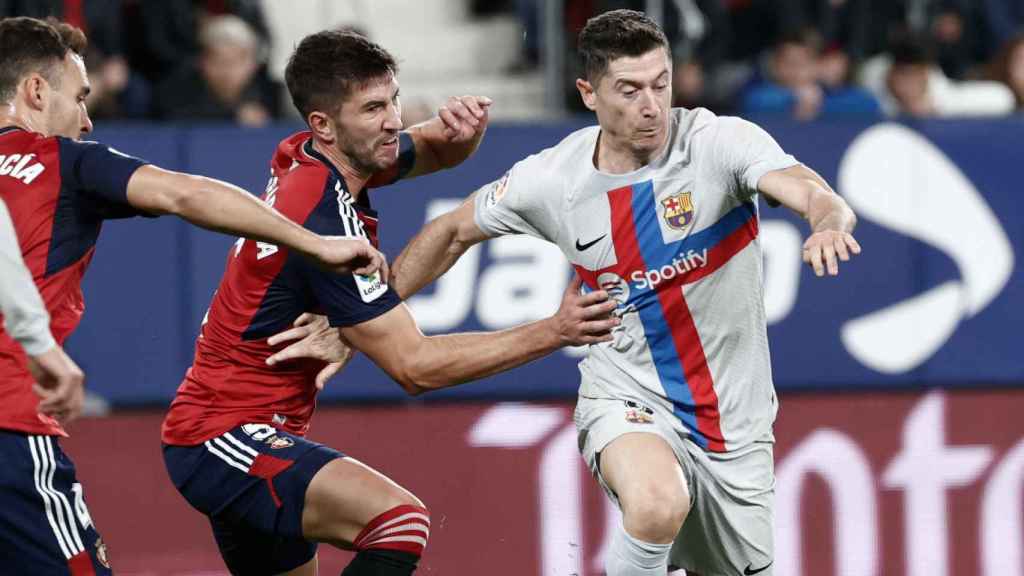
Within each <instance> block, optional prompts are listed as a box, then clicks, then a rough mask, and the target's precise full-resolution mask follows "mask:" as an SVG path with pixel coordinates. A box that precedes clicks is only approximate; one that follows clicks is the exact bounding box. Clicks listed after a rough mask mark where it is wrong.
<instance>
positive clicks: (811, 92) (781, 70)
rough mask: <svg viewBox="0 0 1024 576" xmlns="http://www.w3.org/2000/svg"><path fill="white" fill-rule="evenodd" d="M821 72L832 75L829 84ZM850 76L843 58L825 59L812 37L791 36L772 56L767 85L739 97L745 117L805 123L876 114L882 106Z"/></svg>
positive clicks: (830, 56) (758, 84)
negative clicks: (851, 83)
mask: <svg viewBox="0 0 1024 576" xmlns="http://www.w3.org/2000/svg"><path fill="white" fill-rule="evenodd" d="M822 58H823V59H822ZM821 62H824V63H825V66H821V65H820V63H821ZM822 69H824V70H826V71H827V72H828V74H826V75H825V77H824V79H826V80H827V81H828V84H823V83H822V82H821V80H822V76H821V75H820V70H822ZM848 75H849V74H848V58H847V57H845V55H840V54H831V53H828V52H826V54H825V55H824V56H823V57H822V56H821V55H819V48H818V38H817V36H816V35H815V34H814V33H813V32H811V31H807V30H805V31H799V32H791V33H788V34H785V35H783V37H782V38H781V40H780V41H779V42H778V43H777V44H776V46H775V48H774V49H773V50H772V53H771V56H770V58H769V63H768V76H769V79H767V80H763V79H762V80H760V81H755V82H754V83H753V84H752V85H750V86H749V87H748V88H747V90H746V91H745V92H744V94H743V95H742V96H741V101H742V104H741V109H742V111H743V112H744V113H746V114H775V115H787V116H790V117H792V118H795V119H797V120H804V121H806V120H813V119H815V118H819V117H822V116H828V117H837V116H848V115H874V114H877V113H878V112H879V107H878V102H877V101H876V100H875V99H874V98H873V97H872V96H871V95H870V94H868V93H867V92H865V91H863V90H861V89H859V88H856V87H851V86H849V84H848V83H847V77H848Z"/></svg>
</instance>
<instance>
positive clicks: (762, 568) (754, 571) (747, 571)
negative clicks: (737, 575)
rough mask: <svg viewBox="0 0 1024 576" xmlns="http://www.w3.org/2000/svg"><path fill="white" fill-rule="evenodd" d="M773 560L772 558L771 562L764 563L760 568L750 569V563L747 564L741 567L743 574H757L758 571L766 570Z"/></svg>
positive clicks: (747, 575)
mask: <svg viewBox="0 0 1024 576" xmlns="http://www.w3.org/2000/svg"><path fill="white" fill-rule="evenodd" d="M774 562H775V561H774V560H772V561H771V562H769V563H767V564H765V565H764V566H761V567H760V568H758V569H757V570H751V569H750V566H751V565H750V564H747V567H746V568H744V569H743V574H744V576H751V574H757V573H758V572H764V571H765V570H767V569H768V567H769V566H771V565H772V564H773V563H774Z"/></svg>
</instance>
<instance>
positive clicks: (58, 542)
mask: <svg viewBox="0 0 1024 576" xmlns="http://www.w3.org/2000/svg"><path fill="white" fill-rule="evenodd" d="M0 462H3V466H2V467H0V508H2V509H3V514H0V566H3V567H4V571H3V572H4V573H5V574H7V573H11V574H39V575H43V576H49V575H60V576H64V575H70V574H86V573H88V574H96V575H97V576H102V575H109V574H111V571H110V564H109V561H108V559H107V549H106V545H105V544H104V543H103V540H102V539H101V538H100V536H99V534H98V533H97V532H96V528H95V526H93V522H92V518H91V516H90V515H89V510H88V508H87V507H86V505H85V499H84V496H83V492H82V486H81V484H79V483H78V480H77V479H76V477H75V467H74V464H73V463H72V462H71V460H70V459H69V458H68V457H67V456H66V455H65V454H64V452H63V450H61V448H60V444H59V443H58V442H57V439H56V438H54V437H52V436H30V435H26V434H22V433H17V432H8V431H0Z"/></svg>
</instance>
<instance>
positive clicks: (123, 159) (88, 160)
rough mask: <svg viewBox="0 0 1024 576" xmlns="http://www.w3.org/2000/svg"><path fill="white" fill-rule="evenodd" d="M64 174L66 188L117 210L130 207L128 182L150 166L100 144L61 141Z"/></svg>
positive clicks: (62, 170)
mask: <svg viewBox="0 0 1024 576" xmlns="http://www.w3.org/2000/svg"><path fill="white" fill-rule="evenodd" d="M57 140H58V142H59V145H60V164H61V167H60V171H61V179H62V180H63V183H64V185H65V186H68V187H70V188H73V189H75V190H81V191H82V192H84V193H86V194H90V195H92V196H94V197H95V198H96V199H99V200H102V201H104V202H105V203H108V204H111V205H114V206H123V207H130V205H129V204H128V180H130V179H131V177H132V174H134V173H135V171H136V170H138V169H139V168H140V167H142V166H144V165H146V164H147V162H145V161H144V160H140V159H139V158H136V157H134V156H129V155H127V154H122V153H121V152H118V151H117V150H115V149H113V148H111V147H109V146H106V145H103V144H100V143H99V142H79V141H76V140H69V139H67V138H58V139H57Z"/></svg>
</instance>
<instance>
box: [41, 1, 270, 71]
mask: <svg viewBox="0 0 1024 576" xmlns="http://www.w3.org/2000/svg"><path fill="white" fill-rule="evenodd" d="M50 1H53V0H50ZM105 1H106V0H105ZM114 1H117V0H114ZM125 11H126V13H125V24H126V26H125V28H124V34H125V36H126V39H125V42H126V44H127V45H128V47H129V50H128V53H129V55H130V58H129V60H130V64H131V65H132V67H134V68H135V69H137V70H139V72H140V73H141V74H142V75H143V76H145V77H146V78H148V79H149V80H150V81H151V82H152V83H153V84H154V85H157V84H159V83H160V81H161V80H163V79H164V78H167V77H168V76H169V75H171V74H174V73H176V72H178V70H179V68H180V65H181V62H183V61H190V60H193V59H195V58H196V57H198V55H199V52H200V44H199V31H200V30H201V29H202V27H203V24H204V22H205V21H207V20H209V19H211V18H216V17H217V16H223V15H233V16H237V17H239V18H241V19H242V20H244V21H245V22H246V24H248V25H249V26H250V27H251V28H252V29H253V30H254V31H255V32H256V34H257V35H258V36H259V38H260V40H261V45H267V44H269V43H270V33H269V31H268V28H267V24H266V19H265V18H264V14H263V7H262V3H261V2H260V0H136V1H133V2H126V3H125Z"/></svg>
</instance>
